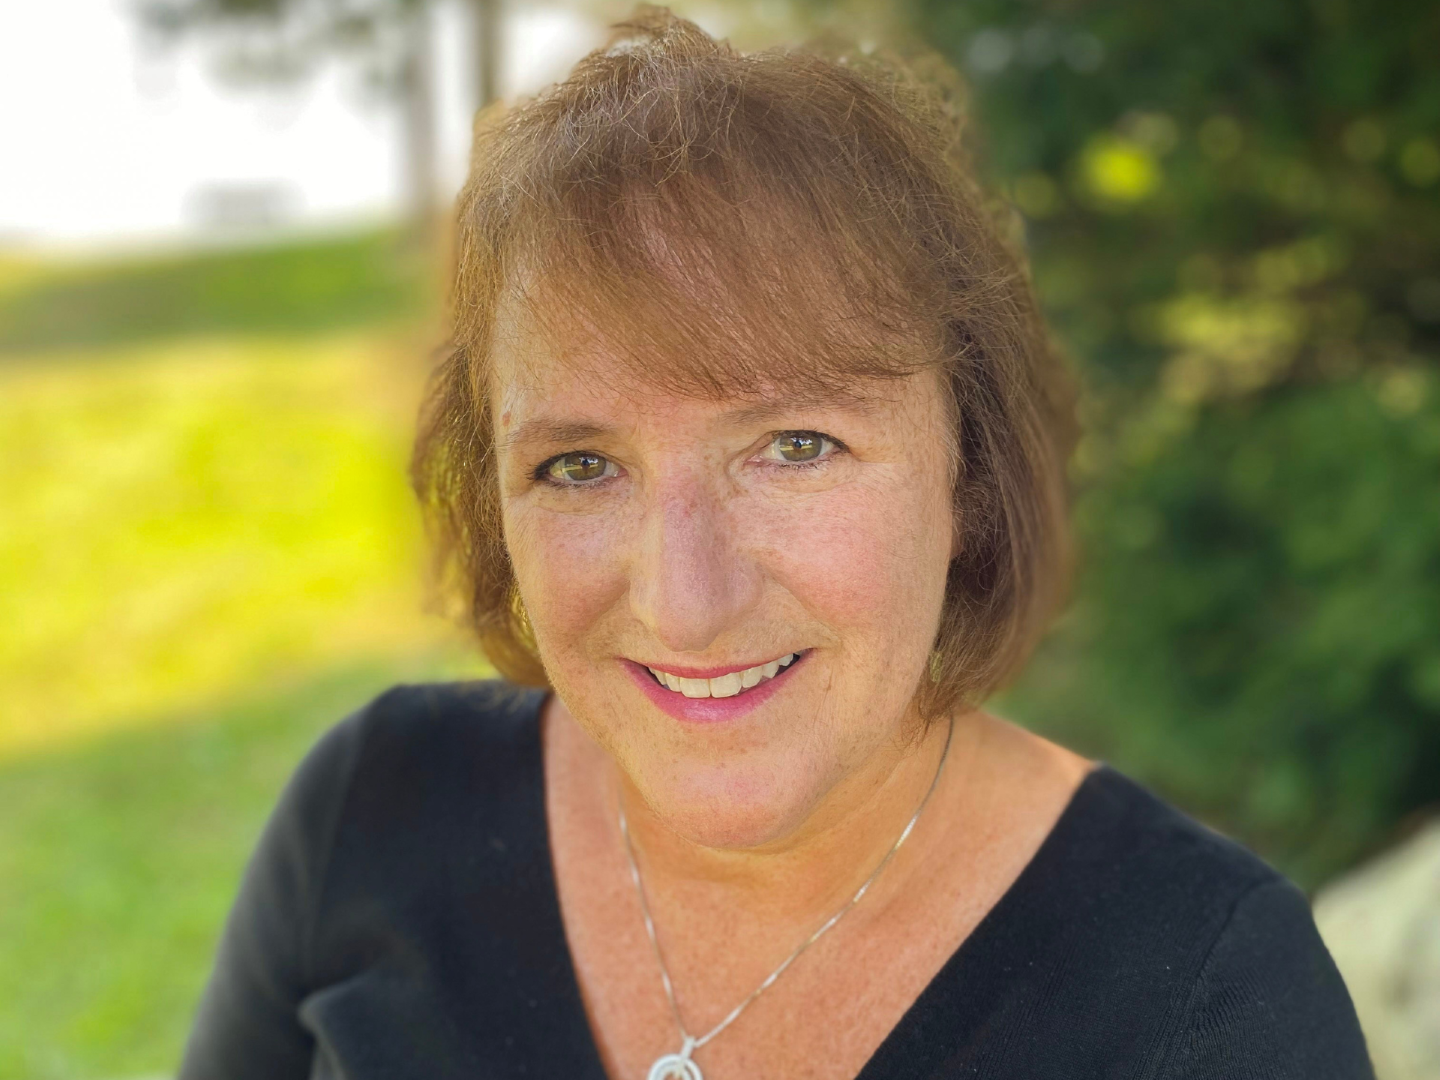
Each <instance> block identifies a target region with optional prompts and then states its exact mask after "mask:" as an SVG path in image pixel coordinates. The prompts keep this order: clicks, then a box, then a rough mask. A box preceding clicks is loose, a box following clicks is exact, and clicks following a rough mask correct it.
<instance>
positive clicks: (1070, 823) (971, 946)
mask: <svg viewBox="0 0 1440 1080" xmlns="http://www.w3.org/2000/svg"><path fill="white" fill-rule="evenodd" d="M551 693H553V691H549V690H542V691H540V692H538V693H537V694H536V697H535V704H534V716H533V723H532V724H531V733H530V734H531V738H532V740H533V742H532V751H533V761H534V765H535V770H536V775H537V778H538V781H539V782H538V784H537V785H536V787H537V789H538V794H537V799H538V803H539V806H538V813H539V822H540V829H539V842H540V851H539V852H538V855H539V856H543V859H542V860H541V861H542V862H543V869H541V871H540V873H539V874H538V875H537V878H536V880H535V885H536V888H537V890H538V891H539V892H541V893H542V894H543V896H540V897H536V899H537V900H540V901H542V902H541V903H540V904H538V905H537V907H541V908H543V909H544V912H543V915H544V918H545V919H546V920H547V921H548V922H550V923H551V925H550V926H549V927H545V928H543V930H544V932H543V933H542V935H541V940H546V941H553V942H554V943H555V949H556V952H557V955H556V956H555V957H553V958H550V963H549V964H547V965H545V966H546V967H549V968H550V969H551V970H553V971H555V972H556V974H558V975H559V977H560V978H561V980H562V981H563V982H564V984H565V989H566V997H567V999H568V1004H569V1005H570V1007H571V1010H572V1013H573V1015H572V1016H571V1017H570V1025H569V1026H571V1027H572V1028H574V1030H575V1032H576V1038H577V1040H580V1041H583V1043H584V1054H585V1056H586V1057H587V1058H588V1059H589V1062H590V1064H591V1065H592V1066H593V1072H594V1077H595V1080H626V1078H615V1077H610V1076H609V1074H608V1073H606V1071H605V1065H604V1061H603V1059H602V1058H601V1055H600V1047H599V1044H598V1043H597V1041H596V1038H595V1032H594V1031H593V1030H592V1029H591V1027H590V1018H589V1016H588V1015H587V1014H586V1011H585V998H584V994H583V993H582V991H581V988H580V979H579V975H578V973H577V971H576V966H575V957H574V954H573V953H572V952H571V951H570V938H569V935H568V934H567V933H566V931H565V919H564V914H563V912H562V910H561V907H560V890H559V883H558V880H557V877H556V873H555V862H554V848H553V846H552V843H551V834H550V808H549V800H548V798H547V795H546V790H545V746H544V732H543V730H542V727H543V721H542V716H541V714H542V712H543V711H544V706H545V702H546V700H547V698H548V697H549V695H550V694H551ZM1118 776H1119V774H1118V773H1116V772H1115V771H1114V769H1112V768H1111V766H1109V765H1108V764H1106V763H1105V762H1100V763H1098V764H1097V765H1096V766H1095V767H1094V768H1092V769H1091V770H1090V771H1089V772H1088V773H1087V774H1086V775H1085V778H1084V779H1083V780H1081V781H1080V783H1079V784H1078V785H1077V786H1076V788H1075V790H1074V791H1073V792H1071V794H1070V798H1069V800H1068V801H1067V802H1066V804H1065V808H1064V809H1063V810H1062V811H1061V812H1060V815H1059V816H1058V817H1057V818H1056V819H1055V822H1054V824H1053V825H1051V827H1050V831H1049V832H1047V833H1046V834H1045V838H1044V839H1043V840H1042V841H1041V842H1040V845H1039V846H1038V847H1037V848H1036V849H1035V852H1034V854H1032V855H1031V856H1030V859H1029V861H1028V862H1027V863H1026V864H1025V866H1024V867H1023V868H1022V869H1021V871H1020V873H1019V874H1018V875H1016V877H1015V880H1014V881H1012V882H1011V883H1010V886H1009V888H1007V889H1006V890H1005V891H1004V892H1003V893H1002V894H1001V896H1000V898H999V899H998V900H997V901H996V902H995V903H994V904H992V905H991V907H990V910H989V911H987V912H986V913H985V914H984V916H982V917H981V919H980V921H979V922H978V923H976V924H975V927H974V929H972V930H971V931H970V933H969V934H967V935H966V937H965V940H964V941H962V942H961V943H960V944H959V945H958V946H957V947H956V949H955V950H954V951H953V952H952V953H951V954H950V955H949V956H948V957H947V958H946V960H945V962H944V963H943V964H941V965H940V968H939V970H937V971H936V972H935V974H934V975H933V976H932V977H931V979H930V981H929V982H927V983H926V984H925V986H924V988H923V989H922V990H921V991H920V993H919V994H918V995H917V996H916V998H915V1000H914V1001H912V1002H911V1003H910V1004H909V1006H908V1007H907V1008H906V1009H905V1011H904V1012H903V1013H902V1014H901V1015H900V1019H899V1020H898V1021H896V1023H895V1025H894V1026H893V1027H892V1028H891V1029H890V1030H889V1032H887V1033H886V1035H885V1038H884V1039H882V1040H881V1042H880V1045H879V1046H877V1047H876V1048H875V1051H874V1053H872V1054H871V1055H870V1057H869V1059H868V1060H867V1061H866V1062H865V1064H864V1065H863V1066H862V1067H861V1069H860V1071H859V1072H858V1073H856V1074H855V1076H854V1078H853V1080H913V1078H914V1077H915V1076H916V1075H930V1072H931V1070H933V1068H934V1067H937V1066H939V1065H940V1064H941V1063H942V1062H943V1061H944V1060H945V1059H946V1058H947V1057H949V1056H950V1055H952V1054H953V1053H954V1052H955V1051H956V1050H958V1049H960V1047H961V1045H963V1044H964V1043H965V1042H966V1041H967V1037H968V1036H969V1035H970V1029H971V1028H972V1027H973V1026H974V1023H975V1021H977V1020H978V1019H979V1017H978V1016H976V1015H971V1016H968V1017H967V1016H964V1015H963V1014H962V1015H959V1016H957V1015H955V1014H954V1008H955V1006H956V1005H957V1004H962V1003H964V1002H966V1000H967V998H968V995H967V994H966V993H964V988H965V987H966V985H967V984H985V985H990V986H993V985H994V983H993V981H992V980H991V979H990V978H989V977H987V975H986V974H984V973H983V972H982V971H979V970H977V971H973V972H972V971H971V970H970V969H971V968H983V967H984V966H985V965H987V964H989V965H990V966H991V968H992V969H993V967H994V965H995V964H997V963H998V964H1002V965H1003V964H1007V963H1008V962H1011V961H1013V962H1015V963H1017V964H1020V965H1022V966H1023V964H1025V963H1026V962H1027V958H1025V957H1022V956H1019V955H1014V954H1013V953H1009V952H1008V950H1009V947H1010V946H1011V945H1012V944H1013V943H1010V942H1008V941H1007V938H1008V937H1009V931H1010V930H1011V929H1014V928H1015V924H1016V923H1017V922H1023V921H1024V920H1023V919H1022V918H1021V916H1022V915H1023V913H1024V912H1025V910H1026V908H1027V907H1029V906H1030V905H1031V904H1032V903H1033V902H1034V901H1035V900H1036V899H1038V898H1039V897H1040V896H1042V895H1044V893H1045V890H1043V889H1041V888H1040V883H1041V882H1042V881H1043V880H1045V879H1046V878H1047V876H1048V875H1050V874H1051V873H1052V872H1053V871H1054V870H1056V869H1057V868H1059V866H1060V865H1061V864H1063V862H1064V859H1063V858H1062V854H1063V852H1064V850H1065V847H1066V842H1067V840H1068V838H1069V834H1070V833H1071V832H1072V831H1073V830H1074V829H1076V828H1077V827H1079V826H1080V819H1081V818H1082V817H1083V816H1084V815H1083V811H1084V807H1085V806H1086V804H1087V803H1089V802H1090V801H1091V799H1092V798H1093V797H1094V795H1095V793H1096V790H1097V789H1098V788H1099V787H1100V786H1101V785H1102V784H1104V783H1106V782H1108V781H1110V780H1111V779H1113V778H1115V777H1118ZM1030 944H1032V945H1033V944H1035V943H1034V942H1031V943H1030ZM552 965H553V966H552ZM972 975H979V976H980V977H979V978H972ZM942 1015H943V1016H945V1017H946V1018H947V1020H946V1023H945V1024H944V1025H943V1031H944V1035H945V1043H946V1045H940V1044H939V1043H938V1042H937V1041H936V1035H937V1033H938V1032H937V1030H936V1026H935V1025H934V1024H933V1023H932V1022H931V1021H932V1020H933V1019H935V1018H937V1017H939V1016H942ZM922 1047H923V1048H924V1051H923V1052H924V1055H925V1056H926V1057H929V1058H934V1059H935V1060H934V1061H933V1063H931V1065H930V1067H929V1068H927V1069H926V1070H925V1071H924V1072H922V1073H919V1074H917V1073H916V1071H915V1070H916V1064H917V1063H916V1061H915V1054H916V1053H917V1051H919V1050H920V1048H922ZM902 1069H903V1071H902Z"/></svg>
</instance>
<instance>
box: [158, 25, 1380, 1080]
mask: <svg viewBox="0 0 1440 1080" xmlns="http://www.w3.org/2000/svg"><path fill="white" fill-rule="evenodd" d="M954 124H955V120H954V117H953V114H952V112H951V110H950V109H949V107H948V106H947V104H946V102H945V100H944V98H943V97H941V96H939V95H937V94H935V93H933V92H932V91H928V90H926V89H925V88H924V87H923V86H921V85H919V84H918V83H916V82H915V81H914V80H912V79H911V78H910V77H909V76H905V75H903V74H898V73H887V71H886V70H885V69H883V68H881V67H880V66H878V65H875V64H871V63H869V62H867V61H863V60H858V59H852V60H850V61H848V62H831V61H829V60H825V59H822V58H819V57H817V56H811V55H808V54H803V53H793V52H791V53H767V54H760V55H756V56H751V57H742V56H738V55H736V54H735V53H733V52H731V51H729V50H728V49H727V48H726V47H725V46H723V45H719V44H717V43H715V42H714V41H712V40H711V39H710V38H708V37H707V36H705V35H704V34H703V33H702V32H701V31H699V30H698V29H697V28H695V27H694V26H693V25H691V24H689V23H687V22H684V21H681V20H678V19H675V18H673V17H671V16H670V15H669V14H668V13H666V12H663V11H658V10H654V9H646V10H643V11H642V12H641V13H640V14H639V15H638V16H637V17H636V18H635V19H633V20H632V21H631V22H629V23H627V24H625V25H624V26H622V27H621V28H620V33H619V35H618V36H617V38H616V40H615V41H614V43H613V44H612V45H611V46H610V47H609V48H608V49H606V50H603V51H601V52H598V53H596V54H594V55H592V56H590V57H588V58H587V59H586V60H585V61H583V62H582V63H581V64H580V65H579V66H578V67H577V68H576V70H575V71H574V73H573V74H572V75H571V77H570V78H569V79H568V80H566V81H565V82H563V83H561V84H559V85H558V86H556V87H554V88H552V89H551V90H550V91H549V92H547V93H546V94H544V95H541V96H540V97H539V98H538V99H536V100H534V101H531V102H529V103H527V104H524V105H523V106H521V107H519V108H517V109H514V110H512V111H511V112H510V113H508V114H506V115H503V116H500V117H490V118H488V120H487V122H486V124H485V125H483V126H482V128H481V129H480V130H479V132H478V136H477V147H476V152H475V157H474V164H473V167H472V173H471V177H470V180H469V183H468V185H467V187H466V189H465V191H464V193H463V195H462V197H461V203H460V246H459V255H458V262H457V273H456V278H455V282H456V284H455V296H454V300H455V304H454V309H455V318H456V326H455V348H454V350H453V351H452V353H451V354H450V355H449V357H448V359H447V361H446V363H445V364H444V365H443V366H442V368H441V370H440V371H439V372H438V374H437V378H436V381H435V383H434V390H433V394H432V397H431V399H430V402H429V407H428V409H427V411H426V413H425V416H424V418H423V423H422V429H421V434H420V439H419V442H418V444H417V450H416V456H415V464H414V477H415V480H416V484H417V490H418V491H419V493H420V495H421V498H422V501H423V503H424V505H425V508H426V510H427V511H428V512H429V514H430V515H431V517H432V520H433V521H434V523H435V524H436V526H437V530H438V534H439V536H440V538H441V540H442V549H443V551H444V553H445V554H446V555H447V557H448V558H449V560H450V564H451V565H452V566H453V567H454V568H455V569H456V570H457V571H458V573H459V575H460V578H461V580H462V582H463V584H464V587H465V589H466V592H467V596H468V599H469V609H470V614H471V617H472V619H473V622H474V626H475V628H476V630H477V631H478V634H479V637H480V640H481V642H482V644H483V645H484V647H485V649H486V652H487V654H488V655H489V656H490V657H491V658H492V659H493V660H494V662H495V663H496V665H497V666H498V667H499V669H500V671H501V672H502V673H504V674H505V675H507V676H508V677H509V680H510V683H509V684H502V683H481V684H469V685H432V686H402V687H397V688H395V689H393V690H391V691H390V692H388V693H386V694H384V695H382V696H381V697H380V698H378V699H377V700H376V701H374V702H372V703H371V704H370V705H369V706H367V707H366V708H364V709H362V710H360V711H359V712H358V713H356V714H355V715H353V716H351V717H350V718H348V719H347V720H345V721H344V722H343V723H341V724H340V725H339V726H338V727H336V728H335V729H334V730H333V731H332V732H331V733H330V734H329V735H327V736H326V737H325V738H324V739H323V740H322V741H321V743H320V744H319V746H318V747H317V748H316V749H315V750H314V751H313V752H312V754H311V755H310V757H309V758H308V759H307V761H306V763H305V764H304V765H303V766H302V768H301V769H300V771H299V772H298V774H297V776H296V777H295V779H294V780H293V781H292V783H291V785H290V787H289V789H288V791H287V793H286V794H285V796H284V798H283V800H282V802H281V804H280V806H279V808H278V809H277V811H276V813H275V815H274V817H273V819H272V821H271V823H270V825H269V827H268V829H267V831H266V833H265V836H264V838H263V840H262V842H261V844H260V847H259V849H258V851H257V853H256V855H255V857H254V860H253V862H252V865H251V867H250V870H249V872H248V874H247V876H246V879H245V883H244V886H243V888H242V890H241V894H240V897H239V899H238V901H237V903H236V906H235V910H234V912H233V913H232V916H231V919H230V922H229V925H228V927H227V930H226V933H225V937H224V940H223V943H222V945H221V950H220V955H219V959H218V962H217V965H216V969H215V973H214V975H213V977H212V980H211V984H210V987H209V989H208V991H207V993H206V996H205V998H204V1001H203V1003H202V1006H201V1010H200V1015H199V1018H198V1020H197V1022H196V1026H195V1029H194V1033H193V1035H192V1038H191V1042H190V1046H189V1048H188V1051H187V1056H186V1059H185V1064H184V1067H183V1069H182V1076H184V1077H186V1078H187V1080H201V1078H216V1077H236V1078H241V1077H243V1078H252V1077H253V1078H255V1080H260V1078H265V1080H284V1078H288V1077H296V1078H300V1077H341V1076H343V1077H352V1078H364V1080H370V1078H376V1080H380V1078H383V1080H401V1078H407V1077H416V1078H419V1077H424V1078H426V1080H440V1078H445V1077H467V1078H478V1077H500V1076H507V1077H508V1076H543V1077H559V1076H567V1077H592V1078H595V1080H601V1078H603V1077H610V1078H612V1080H621V1078H624V1080H630V1078H637V1080H639V1078H646V1077H648V1078H649V1080H665V1078H682V1080H699V1078H700V1077H701V1076H702V1073H703V1075H704V1076H705V1077H709V1078H710V1080H717V1078H719V1080H740V1078H751V1077H784V1078H792V1077H816V1078H833V1080H840V1078H848V1077H857V1076H858V1077H863V1078H864V1080H899V1078H902V1077H968V1076H984V1077H1015V1078H1021V1077H1025V1078H1030V1080H1034V1078H1042V1077H1057V1078H1067V1080H1073V1078H1077V1077H1099V1076H1106V1077H1112V1076H1113V1077H1137V1078H1138V1077H1148V1078H1180V1077H1187V1078H1193V1077H1251V1076H1254V1077H1291V1076H1293V1077H1297V1078H1298V1077H1305V1078H1307V1080H1316V1078H1326V1077H1334V1078H1346V1080H1350V1078H1359V1077H1365V1076H1369V1075H1370V1071H1369V1065H1368V1063H1367V1060H1366V1055H1365V1049H1364V1043H1363V1040H1362V1038H1361V1035H1360V1032H1359V1029H1358V1027H1357V1024H1356V1021H1355V1017H1354V1014H1353V1011H1352V1009H1351V1006H1350V1002H1349V999H1348V997H1347V995H1346V992H1345V989H1344V986H1343V985H1342V983H1341V981H1340V979H1339V976H1338V975H1337V973H1336V971H1335V969H1334V966H1333V965H1332V964H1331V962H1330V958H1329V956H1328V954H1327V953H1326V951H1325V949H1324V946H1323V945H1322V944H1321V942H1320V941H1319V939H1318V937H1317V936H1316V933H1315V930H1314V927H1313V924H1312V922H1311V920H1310V915H1309V912H1308V909H1307V906H1306V903H1305V900H1304V897H1303V896H1302V895H1301V894H1300V893H1299V892H1298V891H1297V890H1296V889H1295V888H1294V887H1293V886H1292V885H1290V884H1289V883H1287V882H1286V881H1285V880H1284V879H1282V878H1281V877H1280V876H1278V875H1277V874H1276V873H1275V872H1274V871H1272V870H1271V869H1269V868H1268V867H1266V866H1265V865H1264V864H1263V863H1261V862H1260V861H1259V860H1257V859H1256V858H1255V857H1253V856H1252V855H1250V854H1248V853H1247V852H1245V851H1244V850H1242V849H1241V848H1239V847H1237V846H1236V845H1234V844H1231V843H1229V842H1227V841H1226V840H1224V839H1222V838H1220V837H1218V836H1216V835H1214V834H1213V833H1210V832H1209V831H1207V830H1205V829H1204V828H1202V827H1200V826H1198V825H1196V824H1195V823H1194V822H1192V821H1190V820H1188V819H1186V818H1185V817H1183V816H1181V815H1180V814H1179V813H1177V812H1176V811H1174V810H1172V809H1170V808H1169V807H1167V806H1165V805H1164V804H1162V803H1160V802H1158V801H1157V800H1155V799H1154V798H1153V797H1152V796H1150V795H1149V794H1147V793H1146V792H1145V791H1144V790H1142V789H1141V788H1139V787H1137V786H1136V785H1135V784H1133V783H1131V782H1130V781H1128V780H1126V779H1125V778H1124V777H1122V776H1120V775H1119V774H1118V773H1116V772H1114V771H1113V770H1111V769H1109V768H1107V767H1105V766H1098V767H1097V766H1096V765H1095V763H1093V762H1090V761H1087V760H1085V759H1083V758H1081V757H1079V756H1078V755H1076V754H1074V753H1071V752H1070V751H1068V750H1066V749H1064V748H1062V747H1059V746H1056V745H1054V744H1052V743H1050V742H1047V741H1046V740H1044V739H1041V738H1039V737H1037V736H1035V735H1032V734H1030V733H1028V732H1025V731H1023V730H1021V729H1019V728H1017V727H1014V726H1012V725H1010V724H1008V723H1006V722H1005V721H1003V720H1001V719H1000V718H998V717H995V716H993V715H991V714H989V713H986V712H984V711H983V710H981V709H980V708H978V707H977V705H978V703H979V702H980V701H982V700H984V698H985V697H986V696H987V695H988V694H989V693H990V692H991V691H993V690H994V689H995V688H996V687H997V686H998V685H1000V684H1001V683H1002V682H1003V681H1004V680H1005V679H1006V678H1007V677H1009V676H1010V675H1011V674H1013V673H1014V672H1015V671H1016V669H1017V668H1018V667H1019V665H1020V664H1021V663H1022V661H1023V660H1024V659H1025V657H1026V655H1027V654H1028V652H1029V650H1030V649H1031V647H1032V645H1033V643H1034V641H1035V639H1036V637H1037V635H1038V634H1039V633H1041V632H1042V631H1043V629H1044V627H1045V624H1046V621H1047V619H1048V618H1049V617H1050V616H1051V615H1052V614H1053V612H1054V611H1055V610H1056V608H1057V606H1058V603H1059V600H1060V598H1061V595H1062V592H1063V586H1064V582H1065V577H1066V569H1067V552H1066V546H1065V543H1064V536H1065V523H1064V503H1065V500H1064V483H1063V475H1064V461H1065V458H1066V456H1067V454H1068V451H1069V449H1070V446H1071V444H1072V442H1073V431H1072V422H1071V404H1072V394H1071V392H1070V389H1069V386H1068V384H1067V382H1066V379H1065V376H1064V370H1063V368H1062V367H1061V366H1060V365H1059V364H1058V362H1057V361H1056V359H1055V358H1054V356H1053V355H1052V353H1051V352H1050V350H1049V349H1048V347H1047V343H1046V336H1045V333H1044V330H1043V327H1042V325H1041V323H1040V321H1039V317H1038V315H1037V314H1036V309H1035V305H1034V302H1033V300H1032V298H1031V295H1030V292H1029V288H1028V285H1027V284H1026V278H1025V275H1024V273H1023V267H1022V263H1021V262H1020V260H1019V257H1018V256H1017V255H1016V254H1015V253H1013V252H1012V251H1011V250H1010V249H1009V248H1008V247H1007V245H1006V244H1005V243H1004V242H1002V240H1001V238H1000V232H999V230H998V229H997V227H996V225H995V224H994V222H993V221H992V220H991V218H990V217H989V216H988V214H987V213H986V211H985V210H984V208H983V204H982V202H981V199H980V196H979V195H978V194H977V191H976V189H975V188H974V186H973V185H972V184H971V182H970V180H969V174H968V172H967V169H966V166H965V163H964V161H963V160H962V159H961V158H960V157H959V156H958V152H957V151H956V140H955V139H954V137H953V134H954ZM516 684H520V685H529V686H532V687H534V689H528V690H526V689H521V688H520V685H516ZM546 687H549V688H553V692H549V691H548V690H547V689H546Z"/></svg>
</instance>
